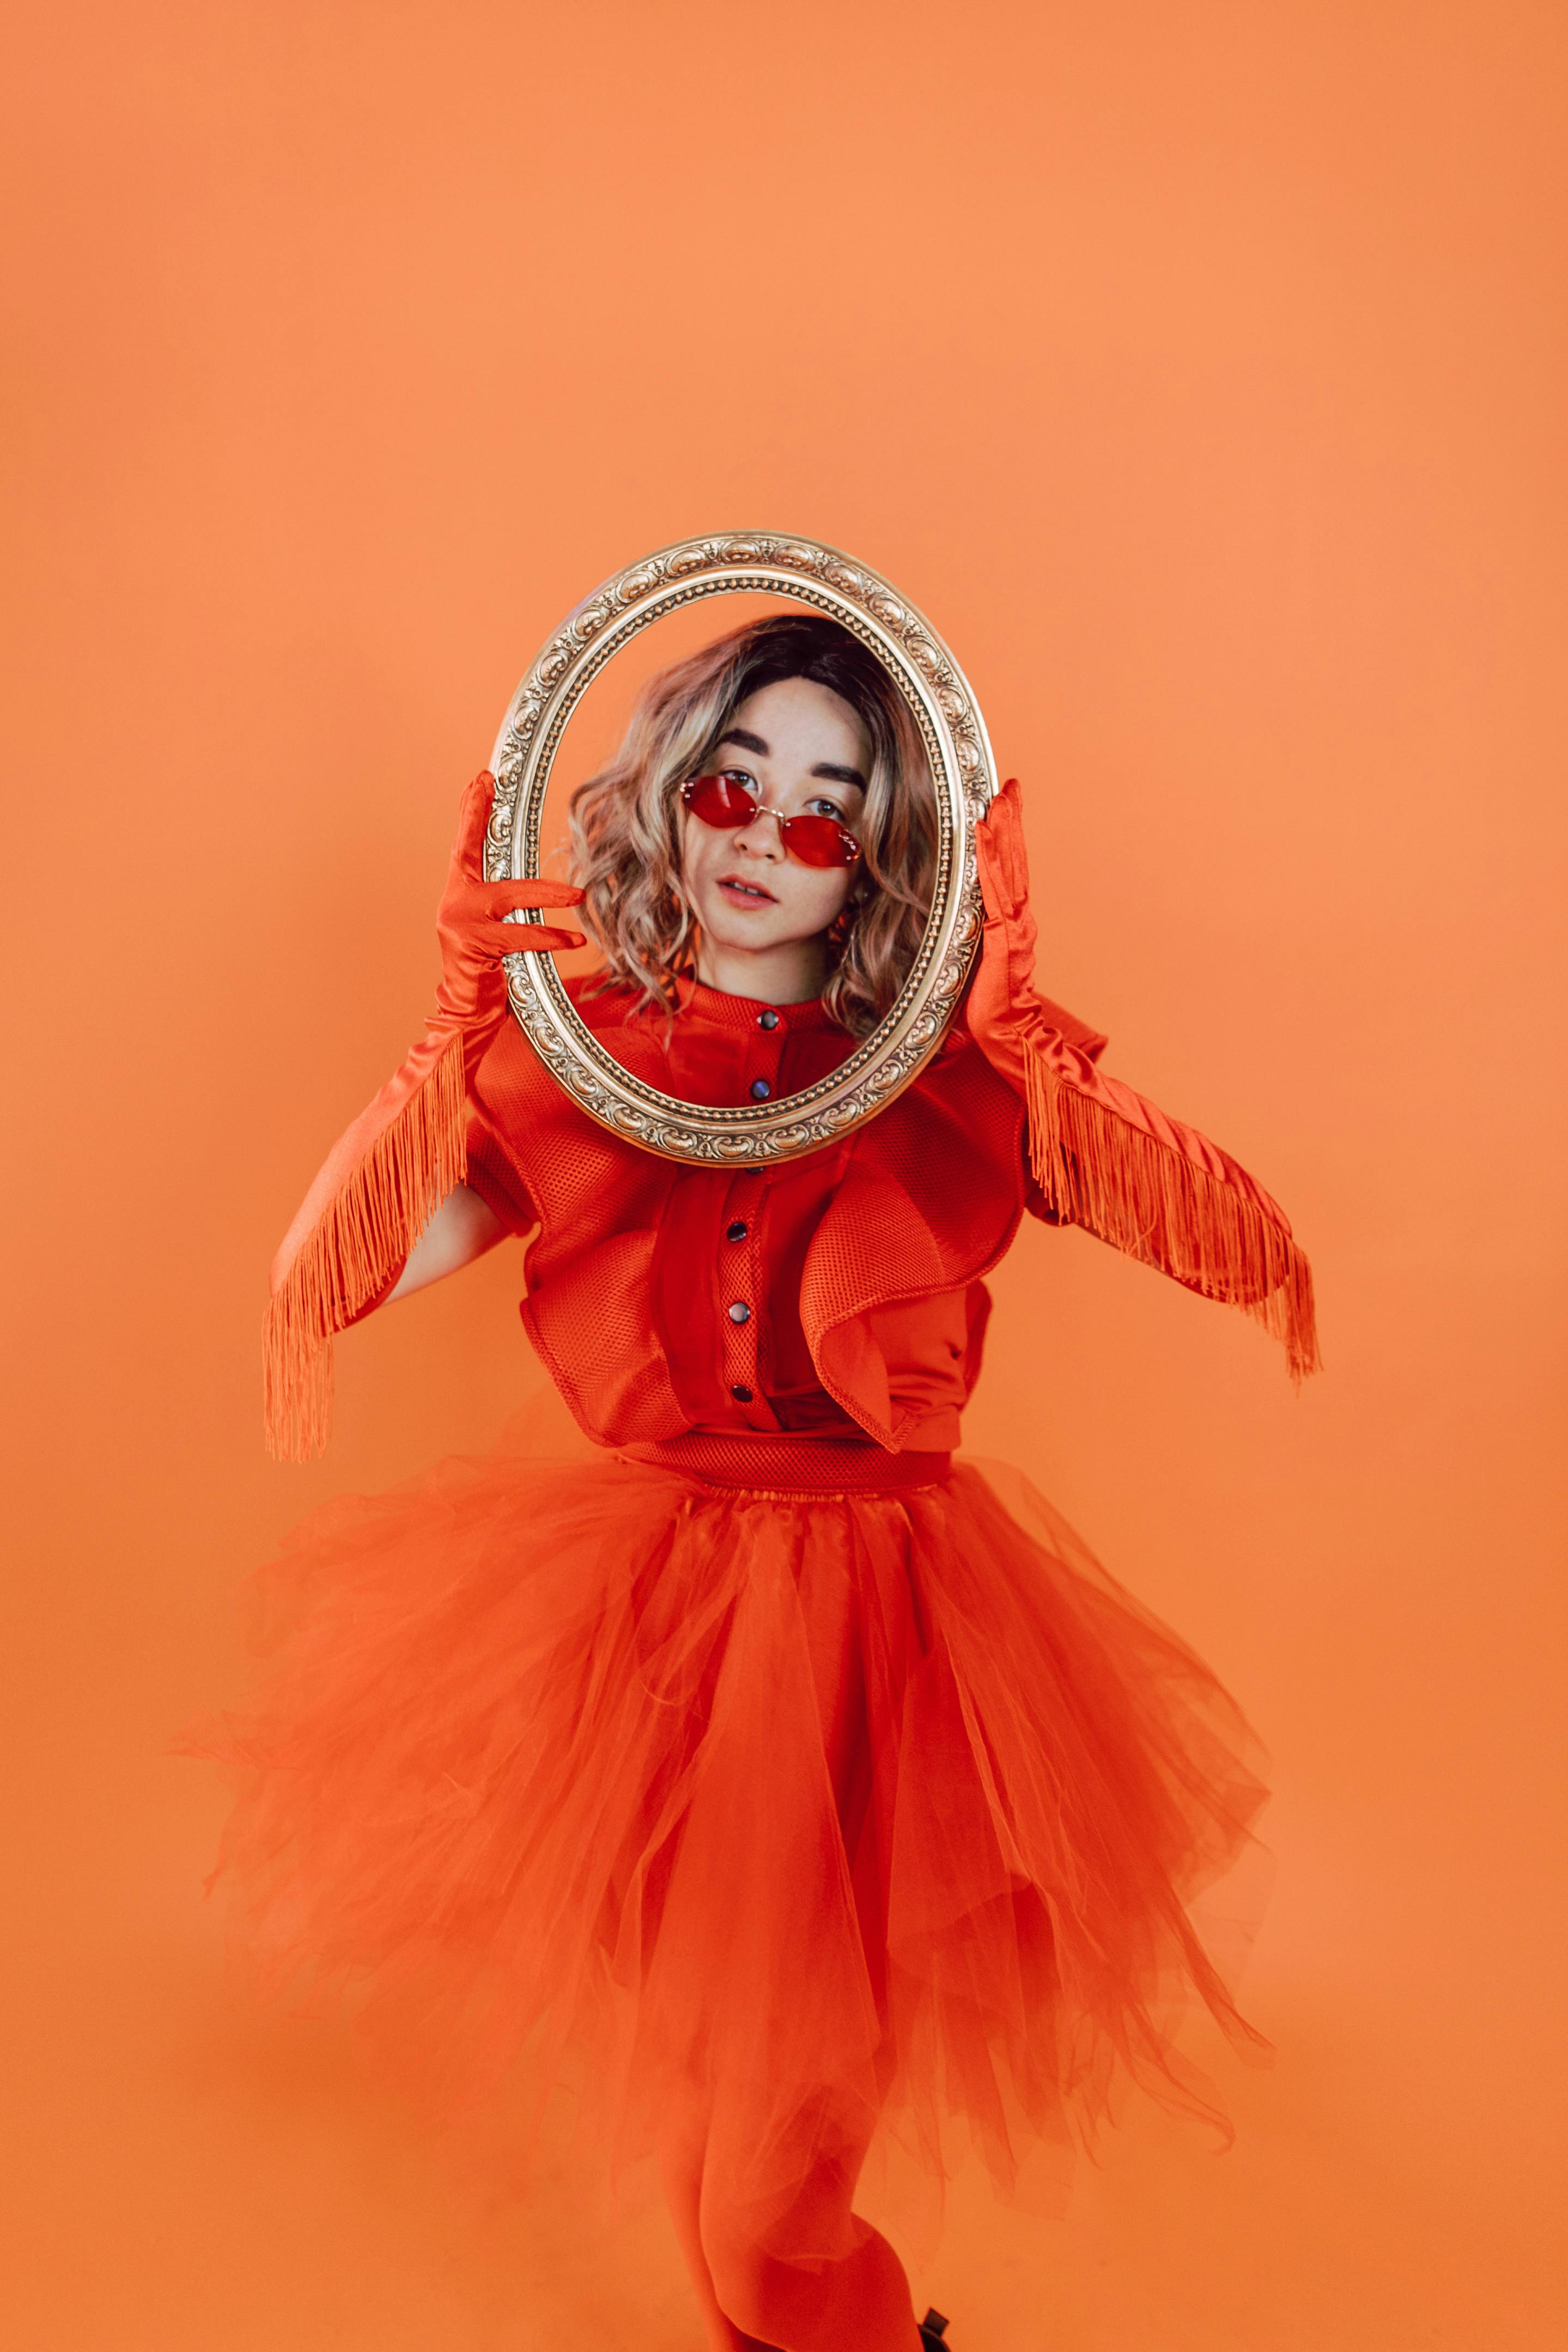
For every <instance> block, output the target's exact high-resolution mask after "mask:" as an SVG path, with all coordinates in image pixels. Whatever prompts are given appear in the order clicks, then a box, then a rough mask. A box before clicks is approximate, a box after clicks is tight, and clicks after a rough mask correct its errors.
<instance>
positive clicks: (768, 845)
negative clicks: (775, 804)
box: [735, 808, 784, 859]
mask: <svg viewBox="0 0 1568 2352" xmlns="http://www.w3.org/2000/svg"><path fill="white" fill-rule="evenodd" d="M735 839H736V841H737V843H738V844H739V845H740V846H741V847H742V849H745V850H747V851H749V852H750V854H751V855H752V856H753V857H772V858H775V859H776V858H780V857H782V856H784V828H783V825H782V824H781V823H780V820H779V818H778V817H777V815H776V814H774V812H773V810H772V809H762V808H760V809H759V810H758V811H757V813H756V814H755V816H754V817H752V819H751V821H750V822H749V823H748V824H743V825H742V827H741V830H740V832H739V833H738V834H737V835H735Z"/></svg>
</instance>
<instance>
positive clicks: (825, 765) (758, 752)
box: [680, 677, 871, 996]
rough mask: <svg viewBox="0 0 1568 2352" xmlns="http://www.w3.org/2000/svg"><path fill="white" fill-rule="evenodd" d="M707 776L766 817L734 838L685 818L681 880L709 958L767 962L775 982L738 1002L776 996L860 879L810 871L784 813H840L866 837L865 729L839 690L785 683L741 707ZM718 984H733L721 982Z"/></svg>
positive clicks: (833, 870) (845, 871)
mask: <svg viewBox="0 0 1568 2352" xmlns="http://www.w3.org/2000/svg"><path fill="white" fill-rule="evenodd" d="M710 768H711V769H712V770H713V771H715V772H718V773H720V774H722V775H724V776H727V777H729V778H730V779H731V781H732V782H738V783H742V784H743V785H744V786H745V788H746V790H747V791H749V792H750V793H752V795H753V796H754V797H755V799H756V801H757V803H758V814H757V815H756V816H755V817H753V818H752V821H751V823H750V824H746V825H743V826H742V827H741V828H740V829H739V830H737V831H736V832H733V833H725V832H721V831H720V830H718V829H717V828H716V827H714V826H713V825H710V824H703V822H702V820H701V818H700V817H697V816H693V815H692V814H691V812H690V811H689V810H687V811H686V812H685V813H684V814H683V817H682V830H681V850H680V861H681V877H682V880H683V881H684V883H685V886H686V892H687V896H688V898H689V900H690V903H691V907H692V910H693V912H694V913H695V915H696V917H697V920H698V922H699V923H700V926H701V929H702V935H703V940H704V943H705V945H707V946H708V947H709V948H710V949H717V950H727V951H728V952H727V954H725V955H724V956H723V959H722V960H723V961H724V963H725V964H726V965H727V966H731V968H732V966H733V960H734V958H735V957H736V956H737V955H739V956H741V957H744V956H747V955H748V954H755V955H759V956H760V957H761V958H762V961H763V965H764V966H765V967H767V968H768V970H767V971H764V972H763V974H762V975H761V977H763V978H764V979H767V980H769V982H770V984H769V985H765V986H763V985H759V986H758V987H757V988H756V989H754V990H751V989H746V990H742V991H738V992H741V993H756V994H759V995H780V996H782V991H781V990H780V989H779V988H778V987H777V986H776V984H773V982H772V968H773V967H775V966H777V967H780V968H781V969H782V967H784V965H786V964H787V963H788V962H789V961H791V959H790V958H789V955H788V950H791V949H792V948H795V949H798V948H800V947H801V946H803V945H805V943H807V942H820V941H821V940H822V937H823V934H824V933H825V932H826V931H827V930H828V929H829V928H830V927H831V925H832V923H833V921H834V919H835V918H836V917H837V915H838V913H839V912H840V910H841V909H842V908H843V906H844V904H845V901H846V900H847V898H848V897H849V894H850V892H851V890H852V889H854V887H856V883H857V881H858V877H859V875H860V871H861V868H860V866H859V865H858V864H857V865H854V866H803V865H802V864H801V862H800V860H799V859H798V858H797V857H792V856H790V855H789V853H788V852H787V850H786V849H785V847H784V839H783V836H782V835H781V834H780V831H779V827H778V824H777V822H776V820H775V818H774V817H773V815H772V814H763V813H762V812H763V810H768V811H773V810H776V811H777V812H778V815H779V816H782V817H788V816H832V817H837V819H838V821H839V823H840V824H844V825H846V826H847V828H848V830H849V831H850V832H851V833H853V834H855V835H857V836H858V833H859V819H860V812H861V810H862V808H863V807H864V805H865V801H866V782H867V778H868V775H869V773H870V768H871V747H870V744H869V742H868V739H867V735H866V730H865V729H864V728H863V727H862V726H861V724H860V721H859V719H858V718H857V717H856V715H855V713H854V711H853V710H852V709H850V707H849V705H848V704H847V702H846V701H844V699H843V698H842V697H841V696H839V695H837V694H835V693H834V692H833V690H832V688H829V687H826V686H818V685H816V683H815V681H814V680H812V679H810V678H805V677H785V678H780V679H778V680H776V681H775V683H774V684H773V685H772V686H764V687H763V688H761V689H760V690H759V691H758V692H757V693H756V694H753V695H751V696H749V697H748V698H747V699H746V700H745V701H744V702H742V704H741V706H740V708H739V709H737V711H736V712H735V715H734V717H733V718H732V719H731V721H730V725H729V729H728V730H727V732H726V733H725V734H724V735H723V737H722V738H721V740H720V743H719V745H718V748H717V750H716V751H715V752H714V754H713V756H712V759H711V761H710ZM716 984H717V985H720V986H723V985H726V984H729V985H731V986H733V985H734V982H733V981H731V982H729V983H726V982H716Z"/></svg>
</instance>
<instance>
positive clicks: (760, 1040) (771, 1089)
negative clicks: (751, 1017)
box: [746, 1004, 789, 1102]
mask: <svg viewBox="0 0 1568 2352" xmlns="http://www.w3.org/2000/svg"><path fill="white" fill-rule="evenodd" d="M788 1035H789V1023H788V1022H787V1021H786V1020H785V1019H784V1014H783V1013H775V1012H774V1010H773V1006H772V1005H771V1004H764V1005H763V1009H762V1011H761V1012H760V1013H758V1014H757V1015H756V1016H755V1021H754V1024H753V1027H752V1043H751V1049H750V1051H749V1052H748V1054H747V1056H746V1063H747V1067H748V1068H749V1069H750V1070H751V1072H752V1076H751V1079H750V1081H749V1083H748V1085H747V1088H746V1091H747V1093H748V1095H749V1096H750V1097H751V1098H752V1102H769V1101H771V1100H772V1099H773V1096H774V1095H776V1094H777V1092H778V1087H779V1065H780V1063H781V1062H782V1061H783V1060H784V1040H785V1039H786V1038H787V1037H788Z"/></svg>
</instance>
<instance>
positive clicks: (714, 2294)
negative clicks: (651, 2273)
mask: <svg viewBox="0 0 1568 2352" xmlns="http://www.w3.org/2000/svg"><path fill="white" fill-rule="evenodd" d="M659 2169H660V2171H661V2173H662V2175H663V2178H664V2194H665V2201H666V2203H667V2204H668V2207H669V2218H670V2220H671V2221H672V2222H673V2223H674V2224H675V2234H676V2238H677V2240H678V2242H679V2246H680V2251H681V2252H682V2253H683V2254H684V2255H685V2257H686V2267H687V2269H688V2270H689V2272H690V2273H691V2284H692V2285H693V2286H694V2287H695V2288H696V2290H697V2303H698V2308H699V2309H700V2312H701V2314H702V2325H703V2327H704V2328H705V2329H706V2331H707V2336H708V2341H709V2343H710V2346H711V2347H712V2352H780V2347H777V2346H776V2345H772V2344H769V2343H767V2342H766V2341H765V2340H764V2339H763V2338H762V2337H760V2336H747V2335H744V2334H743V2333H742V2330H741V2329H740V2328H739V2327H737V2326H735V2323H734V2321H733V2320H732V2319H729V2318H727V2317H726V2316H725V2314H724V2312H723V2311H722V2309H721V2306H720V2302H719V2294H718V2290H717V2288H716V2287H715V2286H714V2284H713V2273H712V2272H711V2271H710V2269H709V2267H708V2257H707V2255H706V2254H705V2253H704V2252H703V2251H702V2224H701V2208H702V2153H701V2149H700V2147H699V2148H697V2149H695V2150H693V2149H690V2148H687V2147H680V2148H677V2147H666V2148H665V2149H664V2150H663V2152H662V2154H661V2157H660V2162H659Z"/></svg>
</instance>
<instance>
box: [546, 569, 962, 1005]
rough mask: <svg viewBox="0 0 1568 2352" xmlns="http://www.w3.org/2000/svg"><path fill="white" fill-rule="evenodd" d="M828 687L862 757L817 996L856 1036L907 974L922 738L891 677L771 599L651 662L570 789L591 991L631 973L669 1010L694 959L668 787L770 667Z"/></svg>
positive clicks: (924, 790)
mask: <svg viewBox="0 0 1568 2352" xmlns="http://www.w3.org/2000/svg"><path fill="white" fill-rule="evenodd" d="M786 677H804V678H809V679H811V680H812V681H813V682H814V683H815V684H816V685H818V686H826V687H827V688H829V689H830V690H831V691H832V692H833V693H835V694H837V695H838V696H840V697H841V698H842V699H843V700H844V701H845V702H847V704H848V705H849V708H850V709H852V710H853V711H854V713H855V715H856V717H857V718H858V719H859V721H860V723H861V725H862V726H863V727H864V729H865V730H866V733H867V736H868V739H869V742H870V746H871V768H870V773H869V775H868V778H867V782H866V803H865V807H864V809H863V811H862V812H861V814H860V817H859V819H858V822H857V824H856V827H855V831H856V835H857V837H858V840H859V843H860V852H861V855H860V866H859V871H858V875H857V877H856V881H855V887H854V892H853V895H852V896H851V898H850V900H849V902H848V903H847V906H846V908H845V909H844V912H843V913H842V914H841V915H840V916H839V918H838V920H837V922H836V923H835V925H834V926H833V929H832V930H831V931H830V932H829V933H828V944H829V950H830V952H831V954H832V956H833V959H834V961H833V968H832V971H831V974H830V976H829V979H828V982H827V985H826V988H825V989H824V990H823V993H822V1002H823V1005H824V1008H825V1010H826V1012H827V1013H829V1014H830V1015H831V1017H832V1018H833V1019H834V1020H835V1021H837V1023H838V1024H839V1025H840V1027H842V1028H845V1029H847V1030H848V1032H849V1033H850V1034H851V1036H855V1037H864V1036H866V1035H868V1033H869V1032H870V1031H871V1030H873V1029H874V1028H875V1027H876V1026H877V1024H878V1023H879V1021H880V1020H881V1019H882V1018H883V1016H884V1015H885V1014H886V1013H888V1012H889V1009H890V1007H891V1006H892V1004H893V1003H894V1002H895V1000H896V999H897V997H898V994H899V992H900V989H901V988H902V987H903V984H904V982H905V981H906V979H907V978H908V977H909V972H910V966H911V964H912V963H913V961H914V958H915V953H916V950H918V948H919V946H920V942H921V934H922V932H923V931H924V929H925V924H926V918H927V916H928V915H929V913H930V911H931V893H932V890H933V888H934V887H935V877H936V802H935V795H934V793H933V791H932V789H931V765H930V761H928V759H927V757H926V751H925V746H924V744H923V743H922V742H921V738H920V734H919V731H918V730H917V729H916V727H915V724H914V721H913V719H911V717H910V711H909V709H908V706H907V705H906V703H905V701H904V698H903V696H902V695H901V694H900V692H899V689H898V688H897V687H896V686H895V685H894V684H893V681H892V679H891V678H890V677H889V675H888V673H887V671H886V670H885V669H884V668H883V667H882V665H881V663H880V662H879V660H878V659H877V656H875V654H873V653H872V652H871V651H870V650H869V648H868V646H863V645H862V644H861V643H860V641H859V639H858V637H856V636H853V635H851V634H850V632H849V631H848V630H847V629H846V628H844V627H842V626H841V625H840V624H839V623H838V622H837V621H830V620H827V619H826V618H824V617H822V616H820V615H818V614H794V613H785V614H773V615H770V616H769V617H768V618H767V619H765V620H761V621H752V622H749V623H748V624H747V625H745V626H744V627H743V628H739V629H733V630H731V632H730V634H729V635H727V636H722V637H718V638H715V640H714V642H713V643H712V644H711V645H708V646H702V647H701V649H700V651H699V652H697V653H694V654H691V655H689V656H688V658H687V659H686V660H685V661H681V662H676V663H674V664H673V665H672V666H671V667H669V668H668V669H665V670H660V671H659V673H658V676H657V677H653V678H650V679H649V681H648V683H647V686H646V687H645V688H643V690H642V693H641V694H640V696H639V697H638V698H637V705H636V708H635V709H634V710H633V712H632V716H631V719H630V722H629V724H628V726H627V728H626V739H625V740H624V741H623V743H622V745H621V748H620V750H619V751H618V752H617V753H616V757H615V759H614V760H613V761H611V763H610V765H609V766H608V767H607V768H605V769H603V770H601V772H599V774H598V775H596V776H591V777H590V778H589V779H588V781H587V782H586V783H584V784H579V785H578V787H577V789H576V791H575V792H574V793H573V795H572V801H571V824H572V862H573V867H574V875H575V878H576V879H577V881H578V882H580V883H581V884H582V886H583V888H584V891H585V893H586V897H585V898H584V904H583V907H582V908H581V910H580V912H581V918H582V920H583V923H584V928H585V929H587V930H588V931H589V933H590V934H591V936H592V937H593V939H594V940H595V942H596V943H597V945H598V947H599V950H600V951H601V953H602V954H603V956H604V959H605V970H604V971H603V973H602V974H601V975H600V976H599V977H598V978H597V980H596V982H595V987H594V989H593V990H592V991H591V993H598V992H603V991H605V990H607V989H611V988H621V987H629V988H634V989H637V991H639V992H640V993H641V995H642V997H643V998H644V999H645V1000H646V1002H647V1003H648V1004H649V1006H650V1007H651V1006H653V1005H658V1006H665V1007H668V1008H670V1009H673V1008H674V1006H675V1004H676V1003H677V1002H678V997H677V990H676V982H677V981H678V980H679V978H681V977H682V976H683V975H685V974H687V973H689V972H690V971H691V970H692V969H693V966H694V962H695V958H696V944H697V943H696V936H695V928H696V927H695V921H694V919H693V916H692V912H691V908H690V904H689V901H688V899H687V897H686V893H685V890H684V888H683V887H682V884H681V877H680V835H681V822H682V817H683V814H684V812H683V810H682V808H681V803H680V787H681V785H682V784H683V783H684V782H686V780H687V778H688V777H689V776H697V775H701V774H702V773H703V772H704V770H705V769H706V767H707V766H708V763H709V762H710V760H711V759H712V757H713V754H714V752H715V751H717V749H718V746H719V744H720V742H721V740H722V738H723V736H724V735H725V734H726V732H727V731H728V730H729V727H730V724H731V720H732V719H733V718H734V715H735V713H736V711H737V710H738V709H740V707H741V705H742V703H743V702H744V701H746V700H747V698H749V697H750V696H752V695H753V694H756V693H759V692H760V691H761V689H762V688H763V687H764V686H773V685H776V684H777V683H778V681H779V680H780V679H782V678H786Z"/></svg>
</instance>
